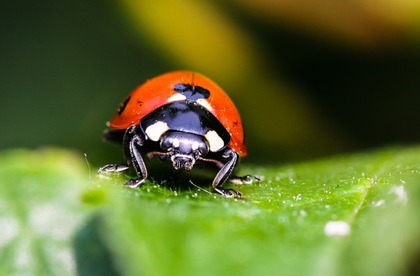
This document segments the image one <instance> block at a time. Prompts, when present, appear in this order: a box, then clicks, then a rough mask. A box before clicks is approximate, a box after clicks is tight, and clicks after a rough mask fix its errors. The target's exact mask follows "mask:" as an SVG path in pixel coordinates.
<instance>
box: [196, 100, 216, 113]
mask: <svg viewBox="0 0 420 276" xmlns="http://www.w3.org/2000/svg"><path fill="white" fill-rule="evenodd" d="M197 103H198V104H199V105H201V106H202V107H204V108H205V109H207V110H208V111H213V107H211V105H210V104H209V102H208V101H207V100H206V99H198V100H197Z"/></svg>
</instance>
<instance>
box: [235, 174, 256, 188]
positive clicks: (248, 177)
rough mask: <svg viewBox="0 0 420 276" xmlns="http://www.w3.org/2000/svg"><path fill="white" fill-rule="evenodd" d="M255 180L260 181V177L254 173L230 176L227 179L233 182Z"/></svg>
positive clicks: (242, 182)
mask: <svg viewBox="0 0 420 276" xmlns="http://www.w3.org/2000/svg"><path fill="white" fill-rule="evenodd" d="M254 180H255V181H257V182H260V181H261V177H260V176H258V175H255V174H247V175H244V176H232V177H231V178H230V179H229V181H230V182H232V183H233V184H238V185H240V184H252V183H253V182H254Z"/></svg>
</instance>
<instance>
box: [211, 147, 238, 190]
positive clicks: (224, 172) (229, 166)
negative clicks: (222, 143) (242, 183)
mask: <svg viewBox="0 0 420 276" xmlns="http://www.w3.org/2000/svg"><path fill="white" fill-rule="evenodd" d="M223 157H224V158H227V159H228V161H227V162H226V163H225V164H224V165H223V166H222V167H221V169H220V171H219V172H218V173H217V175H216V177H215V178H214V180H213V183H212V186H213V188H214V189H215V190H216V191H217V192H218V193H220V194H222V195H223V196H225V197H241V196H242V194H241V192H239V191H238V190H235V189H230V188H229V189H226V188H222V184H223V183H225V182H226V180H227V179H228V178H229V177H230V175H231V174H232V172H233V171H234V169H235V167H236V165H237V164H238V159H239V156H238V153H236V152H235V151H234V150H232V149H227V150H226V151H225V152H224V153H223Z"/></svg>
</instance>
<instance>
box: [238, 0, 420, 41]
mask: <svg viewBox="0 0 420 276" xmlns="http://www.w3.org/2000/svg"><path fill="white" fill-rule="evenodd" d="M235 2H236V5H237V7H238V8H242V9H244V10H246V11H247V12H248V14H249V15H250V16H255V17H258V18H259V19H260V20H264V21H269V22H272V23H275V24H278V25H285V24H287V25H295V26H296V27H297V28H298V29H299V30H307V31H309V32H311V33H312V34H315V35H321V36H325V37H329V38H330V39H333V40H343V41H346V43H350V44H351V45H353V46H359V47H367V48H372V47H373V48H375V49H376V48H381V47H386V46H387V43H388V42H392V41H393V40H394V39H403V38H404V37H405V36H406V35H407V33H408V32H412V31H413V29H415V28H418V27H419V18H420V1H419V0H347V1H342V0H300V1H295V0H281V1H273V0H258V1H254V0H235ZM414 35H418V34H416V33H415V34H414Z"/></svg>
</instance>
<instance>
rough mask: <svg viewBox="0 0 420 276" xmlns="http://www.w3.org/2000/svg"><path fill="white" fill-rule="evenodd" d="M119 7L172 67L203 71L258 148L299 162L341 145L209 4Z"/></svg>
mask: <svg viewBox="0 0 420 276" xmlns="http://www.w3.org/2000/svg"><path fill="white" fill-rule="evenodd" d="M122 3H123V4H124V8H125V10H126V12H127V14H128V15H129V19H130V20H131V22H132V23H133V25H134V27H135V28H136V30H137V31H138V34H139V37H140V39H141V41H144V40H145V39H147V40H149V41H148V43H151V44H153V45H156V47H158V49H160V51H161V52H162V55H163V56H164V57H165V58H168V60H170V61H174V64H178V65H179V67H178V68H177V69H189V70H195V71H198V72H200V73H203V74H205V75H207V76H208V77H210V78H211V79H213V80H214V81H216V82H217V83H218V84H219V85H221V86H222V87H223V88H224V89H225V90H226V91H227V92H228V94H229V95H231V97H232V98H233V99H234V101H235V102H236V103H237V105H238V108H239V110H240V112H241V114H242V116H243V117H244V118H243V120H244V122H245V127H246V130H247V132H248V133H249V132H250V131H252V132H253V134H252V137H254V139H255V137H257V139H258V142H259V145H260V146H261V147H264V148H265V149H272V151H273V152H287V153H288V155H289V157H297V158H299V156H308V155H311V154H314V155H317V154H327V153H329V152H331V151H334V150H336V149H337V148H339V147H340V146H341V145H342V144H343V138H342V137H340V135H339V134H337V131H335V129H334V128H333V127H332V126H331V125H330V122H329V120H328V119H327V118H325V117H323V116H322V115H320V112H319V111H318V110H315V108H314V107H313V106H312V105H311V104H310V103H309V102H308V101H307V100H305V99H304V98H303V97H301V96H300V95H299V93H296V91H295V90H294V89H291V88H289V87H286V85H285V84H284V83H283V82H282V80H281V79H280V78H279V77H278V76H276V75H272V74H271V72H268V71H267V69H266V68H267V66H266V60H265V59H266V58H268V57H266V56H265V55H264V52H263V50H261V49H259V48H258V45H256V43H255V41H253V40H252V38H251V37H249V36H248V35H247V33H246V30H244V29H243V28H241V26H238V25H237V24H236V23H235V22H234V21H232V20H230V18H229V17H227V16H226V15H225V14H223V12H222V11H221V10H219V8H218V7H217V5H215V4H214V3H212V2H211V1H195V0H180V1H176V0H161V1H153V0H142V1H136V0H122ZM219 4H220V3H219ZM252 150H253V149H252V147H250V151H251V152H252Z"/></svg>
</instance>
